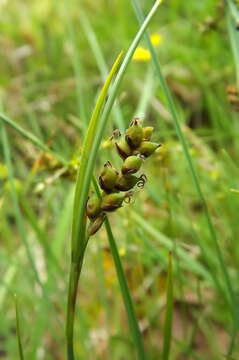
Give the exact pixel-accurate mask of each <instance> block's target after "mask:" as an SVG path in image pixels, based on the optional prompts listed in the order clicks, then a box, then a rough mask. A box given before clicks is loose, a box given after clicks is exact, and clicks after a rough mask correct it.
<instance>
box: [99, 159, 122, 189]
mask: <svg viewBox="0 0 239 360" xmlns="http://www.w3.org/2000/svg"><path fill="white" fill-rule="evenodd" d="M117 177H118V171H117V170H116V169H115V168H113V166H112V165H111V163H110V162H109V161H107V163H105V165H104V170H103V171H102V173H101V175H100V177H99V183H100V187H101V189H103V190H104V191H106V192H110V191H112V190H113V188H114V186H115V183H116V180H117Z"/></svg>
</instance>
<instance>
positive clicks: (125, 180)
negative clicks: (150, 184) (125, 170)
mask: <svg viewBox="0 0 239 360" xmlns="http://www.w3.org/2000/svg"><path fill="white" fill-rule="evenodd" d="M138 181H139V178H137V176H135V175H120V176H119V177H118V179H117V181H116V184H115V187H116V189H117V190H120V191H129V190H130V189H132V188H133V187H134V186H135V185H136V184H137V182H138Z"/></svg>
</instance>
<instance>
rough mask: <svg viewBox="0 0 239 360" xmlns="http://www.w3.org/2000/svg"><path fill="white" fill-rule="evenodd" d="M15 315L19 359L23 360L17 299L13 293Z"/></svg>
mask: <svg viewBox="0 0 239 360" xmlns="http://www.w3.org/2000/svg"><path fill="white" fill-rule="evenodd" d="M15 315H16V331H17V343H18V353H19V359H20V360H24V354H23V347H22V336H21V328H20V320H19V309H18V300H17V296H16V295H15Z"/></svg>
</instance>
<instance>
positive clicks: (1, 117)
mask: <svg viewBox="0 0 239 360" xmlns="http://www.w3.org/2000/svg"><path fill="white" fill-rule="evenodd" d="M0 120H2V121H3V122H4V123H6V124H7V125H10V126H11V127H12V128H13V129H15V130H16V131H17V132H19V134H21V135H23V136H24V137H25V138H26V139H28V140H29V141H30V142H31V143H32V144H34V145H36V146H37V147H38V148H39V149H41V150H43V151H46V152H48V153H50V154H52V155H53V156H55V158H57V159H58V160H59V161H60V162H61V163H62V164H64V165H66V164H67V161H66V160H65V159H64V158H62V157H61V155H59V154H57V153H56V152H55V151H53V150H51V149H50V148H49V147H48V146H46V145H45V144H44V143H43V142H42V141H41V140H40V139H39V138H38V137H36V136H35V135H33V134H31V133H30V132H29V131H27V130H25V129H23V128H22V127H21V126H20V125H19V124H17V123H16V122H15V121H13V120H11V119H10V118H9V117H8V116H6V115H5V114H3V113H0Z"/></svg>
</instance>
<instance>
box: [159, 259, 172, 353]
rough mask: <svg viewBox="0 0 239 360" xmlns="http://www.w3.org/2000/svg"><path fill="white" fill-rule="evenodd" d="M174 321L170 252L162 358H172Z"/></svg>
mask: <svg viewBox="0 0 239 360" xmlns="http://www.w3.org/2000/svg"><path fill="white" fill-rule="evenodd" d="M172 323H173V269H172V254H171V253H169V259H168V276H167V300H166V314H165V322H164V331H163V351H162V360H168V359H170V345H171V338H172Z"/></svg>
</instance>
